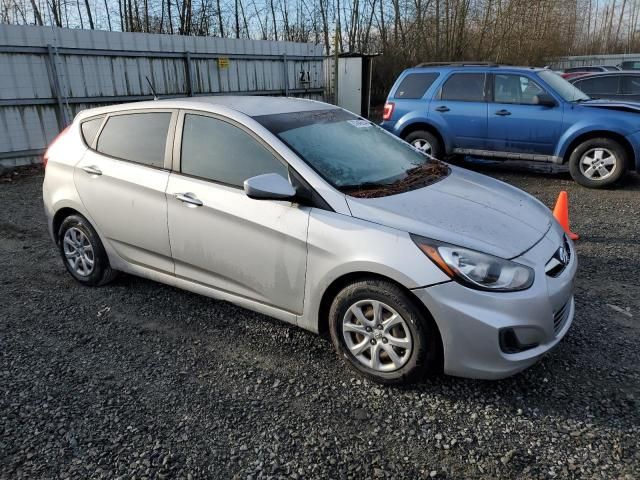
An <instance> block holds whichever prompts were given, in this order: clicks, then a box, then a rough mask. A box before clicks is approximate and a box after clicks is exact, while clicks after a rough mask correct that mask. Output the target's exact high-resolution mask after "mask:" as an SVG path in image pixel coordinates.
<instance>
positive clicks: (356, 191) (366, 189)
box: [343, 160, 449, 198]
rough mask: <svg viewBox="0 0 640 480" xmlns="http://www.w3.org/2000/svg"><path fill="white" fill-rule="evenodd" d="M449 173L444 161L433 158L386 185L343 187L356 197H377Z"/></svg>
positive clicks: (424, 182) (433, 180)
mask: <svg viewBox="0 0 640 480" xmlns="http://www.w3.org/2000/svg"><path fill="white" fill-rule="evenodd" d="M447 175H449V167H448V166H447V164H446V163H444V162H441V161H439V160H434V161H431V162H428V163H424V164H423V165H420V166H419V167H416V168H414V169H411V170H409V171H408V172H407V176H406V177H404V178H403V179H401V180H398V181H396V182H393V183H389V184H388V185H366V186H362V187H353V188H345V189H343V191H344V193H346V194H347V195H350V196H352V197H357V198H379V197H386V196H388V195H396V194H398V193H404V192H408V191H410V190H416V189H418V188H422V187H426V186H427V185H431V184H432V183H435V182H437V181H438V180H440V179H442V178H444V177H446V176H447Z"/></svg>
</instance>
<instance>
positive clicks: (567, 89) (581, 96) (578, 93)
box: [538, 70, 590, 102]
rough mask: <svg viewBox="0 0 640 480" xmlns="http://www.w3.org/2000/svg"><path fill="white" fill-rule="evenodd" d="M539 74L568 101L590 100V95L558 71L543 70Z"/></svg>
mask: <svg viewBox="0 0 640 480" xmlns="http://www.w3.org/2000/svg"><path fill="white" fill-rule="evenodd" d="M538 76H539V77H540V78H541V79H542V80H544V81H545V82H547V83H548V84H549V86H550V87H551V88H553V89H554V90H555V91H556V93H557V94H558V95H560V96H561V97H562V98H564V99H565V100H566V101H567V102H583V101H585V100H590V98H589V95H587V94H586V93H584V92H583V91H582V90H580V89H578V88H576V87H574V86H573V85H571V84H570V83H569V82H567V81H566V80H565V79H564V78H562V77H561V76H560V75H558V74H557V73H554V72H552V71H550V70H542V71H540V72H538Z"/></svg>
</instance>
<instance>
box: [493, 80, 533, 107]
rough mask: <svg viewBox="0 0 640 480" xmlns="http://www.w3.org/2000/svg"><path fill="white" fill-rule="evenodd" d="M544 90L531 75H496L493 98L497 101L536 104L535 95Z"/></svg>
mask: <svg viewBox="0 0 640 480" xmlns="http://www.w3.org/2000/svg"><path fill="white" fill-rule="evenodd" d="M543 92H544V90H543V89H542V88H541V87H540V86H539V85H538V84H537V83H536V82H534V81H533V80H531V79H530V78H529V77H525V76H522V75H495V77H494V82H493V99H494V101H495V102H496V103H521V104H525V105H536V104H537V102H536V101H535V97H536V96H537V95H539V94H540V93H543Z"/></svg>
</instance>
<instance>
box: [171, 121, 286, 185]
mask: <svg viewBox="0 0 640 480" xmlns="http://www.w3.org/2000/svg"><path fill="white" fill-rule="evenodd" d="M180 163H181V165H180V170H181V171H182V173H185V174H187V175H195V176H197V177H201V178H206V179H208V180H213V181H215V182H220V183H225V184H227V185H232V186H235V187H242V185H243V183H244V181H245V180H246V179H248V178H251V177H255V176H256V175H262V174H265V173H278V174H280V175H282V176H283V177H284V178H287V167H286V166H285V165H284V164H283V163H282V162H280V161H279V160H278V159H277V158H276V157H274V156H273V154H272V153H271V152H270V151H269V150H267V149H266V148H265V147H263V146H262V145H261V144H260V143H258V141H257V140H256V139H254V138H253V137H252V136H251V135H249V134H248V133H247V132H245V131H244V130H242V129H240V128H238V127H236V126H235V125H232V124H230V123H227V122H225V121H223V120H219V119H217V118H213V117H206V116H203V115H195V114H187V115H185V118H184V129H183V131H182V154H181V156H180Z"/></svg>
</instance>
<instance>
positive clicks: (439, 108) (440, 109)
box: [436, 105, 449, 112]
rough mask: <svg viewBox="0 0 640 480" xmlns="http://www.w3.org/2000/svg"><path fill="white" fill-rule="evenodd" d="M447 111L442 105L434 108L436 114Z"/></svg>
mask: <svg viewBox="0 0 640 480" xmlns="http://www.w3.org/2000/svg"><path fill="white" fill-rule="evenodd" d="M448 111H449V107H445V106H444V105H442V106H440V107H438V108H436V112H448Z"/></svg>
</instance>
